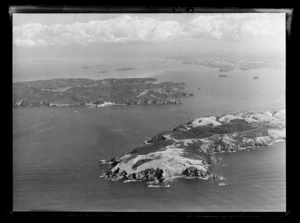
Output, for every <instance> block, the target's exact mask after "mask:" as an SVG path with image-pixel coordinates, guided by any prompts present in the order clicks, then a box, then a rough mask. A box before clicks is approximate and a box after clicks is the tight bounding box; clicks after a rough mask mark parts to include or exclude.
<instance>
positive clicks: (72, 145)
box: [13, 66, 286, 211]
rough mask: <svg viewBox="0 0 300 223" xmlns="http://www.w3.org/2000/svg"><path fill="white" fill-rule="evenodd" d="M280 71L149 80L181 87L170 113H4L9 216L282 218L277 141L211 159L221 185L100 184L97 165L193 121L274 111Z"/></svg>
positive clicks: (162, 108) (144, 109)
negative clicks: (221, 214) (9, 149)
mask: <svg viewBox="0 0 300 223" xmlns="http://www.w3.org/2000/svg"><path fill="white" fill-rule="evenodd" d="M200 70H201V71H202V72H201V75H199V72H200ZM282 72H283V71H280V70H271V71H270V70H268V71H266V70H264V69H261V70H256V71H242V72H241V71H239V72H237V71H232V72H228V75H229V77H230V78H227V79H220V78H218V76H217V74H218V72H217V71H216V70H213V69H208V68H203V67H201V66H197V67H192V68H188V67H185V68H184V70H183V69H182V67H180V69H179V68H178V70H177V71H165V72H161V73H160V74H159V75H156V76H155V75H154V76H155V77H156V78H157V79H158V81H166V80H167V81H183V82H186V83H187V89H188V90H189V91H191V92H193V93H194V94H195V96H194V97H188V98H185V99H183V104H179V105H143V106H112V107H105V108H101V109H90V108H87V107H74V108H44V107H35V108H13V118H14V120H13V204H14V210H31V211H32V210H37V211H43V210H44V211H285V202H286V200H285V191H286V190H285V189H286V188H285V149H286V148H285V147H286V146H285V145H286V144H285V142H279V143H277V144H275V145H273V146H270V147H265V148H262V149H261V150H260V149H259V150H254V151H249V152H248V151H241V152H236V153H230V154H220V155H218V156H220V157H222V159H221V160H220V161H219V162H218V165H217V166H216V167H215V171H216V173H217V174H219V175H221V176H223V177H224V180H216V181H215V180H197V179H176V180H174V182H172V183H171V184H170V187H159V188H156V187H151V188H149V187H148V185H147V184H146V183H142V182H128V183H121V182H113V181H107V180H105V179H104V178H101V177H99V176H101V174H102V173H103V171H104V169H103V168H102V167H100V166H99V164H98V161H99V160H102V159H108V158H112V157H115V156H121V155H123V154H125V153H127V152H129V151H131V150H132V149H133V148H135V147H137V146H140V145H141V144H142V143H143V141H144V140H145V139H146V137H152V136H154V135H155V134H157V133H159V132H161V131H164V130H171V129H173V128H174V127H176V126H178V125H180V124H183V123H186V122H187V121H189V120H191V119H194V118H197V117H199V116H205V115H221V114H228V113H229V114H230V113H234V112H239V111H241V110H251V111H257V110H264V109H269V108H274V109H280V108H283V107H284V97H285V96H284V92H285V89H284V85H283V83H284V75H282ZM258 74H260V75H261V79H260V80H259V81H258V82H255V81H253V80H252V76H253V75H258ZM275 80H277V81H275ZM247 81H248V82H247ZM249 81H251V82H250V83H249ZM272 83H274V84H273V85H272V86H273V87H272V88H270V87H268V86H270V85H271V84H272ZM278 83H280V84H278ZM197 88H201V90H197ZM233 88H234V89H235V91H233V90H232V89H233Z"/></svg>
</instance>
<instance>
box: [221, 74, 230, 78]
mask: <svg viewBox="0 0 300 223" xmlns="http://www.w3.org/2000/svg"><path fill="white" fill-rule="evenodd" d="M219 77H221V78H224V77H225V78H226V77H228V75H226V74H219Z"/></svg>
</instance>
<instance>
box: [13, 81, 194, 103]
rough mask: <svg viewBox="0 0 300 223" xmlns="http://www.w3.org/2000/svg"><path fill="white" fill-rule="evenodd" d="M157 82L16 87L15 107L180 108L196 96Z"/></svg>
mask: <svg viewBox="0 0 300 223" xmlns="http://www.w3.org/2000/svg"><path fill="white" fill-rule="evenodd" d="M155 81H157V80H156V79H155V78H123V79H117V78H109V79H103V80H91V79H86V78H70V79H52V80H39V81H27V82H16V83H13V106H21V107H33V106H49V107H55V106H58V107H70V106H89V107H104V106H110V105H143V104H180V103H182V102H181V101H180V100H178V99H179V98H181V97H187V96H193V93H189V92H187V91H185V83H173V82H163V83H153V82H155Z"/></svg>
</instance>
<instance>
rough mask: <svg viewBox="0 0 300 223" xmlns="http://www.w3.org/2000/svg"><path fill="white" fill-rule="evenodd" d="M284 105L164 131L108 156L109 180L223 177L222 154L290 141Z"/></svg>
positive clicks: (159, 181) (196, 121)
mask: <svg viewBox="0 0 300 223" xmlns="http://www.w3.org/2000/svg"><path fill="white" fill-rule="evenodd" d="M285 134H286V130H285V109H281V110H268V111H264V112H257V113H252V112H239V113H236V114H227V115H221V116H206V117H199V118H196V119H194V120H191V121H189V122H187V123H186V124H183V125H180V126H178V127H176V128H174V129H173V130H172V131H164V132H161V133H159V134H157V135H155V136H154V137H152V138H151V139H149V140H147V141H145V142H144V145H143V146H140V147H138V148H135V149H134V150H133V151H132V152H129V153H128V154H125V155H122V156H120V157H115V158H112V159H109V160H101V161H100V164H101V165H109V167H108V170H107V172H106V173H105V175H104V177H105V178H106V179H108V180H113V181H117V180H121V181H124V182H128V181H146V182H147V183H148V184H149V186H162V185H165V184H166V183H168V182H169V181H171V180H172V179H174V178H178V177H186V178H200V179H209V178H218V176H217V175H216V174H215V173H214V172H213V170H212V168H211V167H213V165H214V164H216V162H217V160H218V158H217V157H216V156H215V155H216V154H218V153H225V152H229V153H230V152H236V151H240V150H246V149H255V148H258V147H264V146H269V145H271V144H273V143H275V142H277V141H280V140H285Z"/></svg>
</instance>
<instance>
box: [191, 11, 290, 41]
mask: <svg viewBox="0 0 300 223" xmlns="http://www.w3.org/2000/svg"><path fill="white" fill-rule="evenodd" d="M284 18H285V17H284V14H217V15H213V14H210V15H200V16H198V17H196V18H194V19H193V20H191V21H190V22H189V29H190V31H191V33H190V35H192V36H203V37H208V38H213V39H219V40H220V39H222V40H230V41H239V40H243V39H247V38H253V37H269V36H272V35H281V34H284V31H285V20H284Z"/></svg>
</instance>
